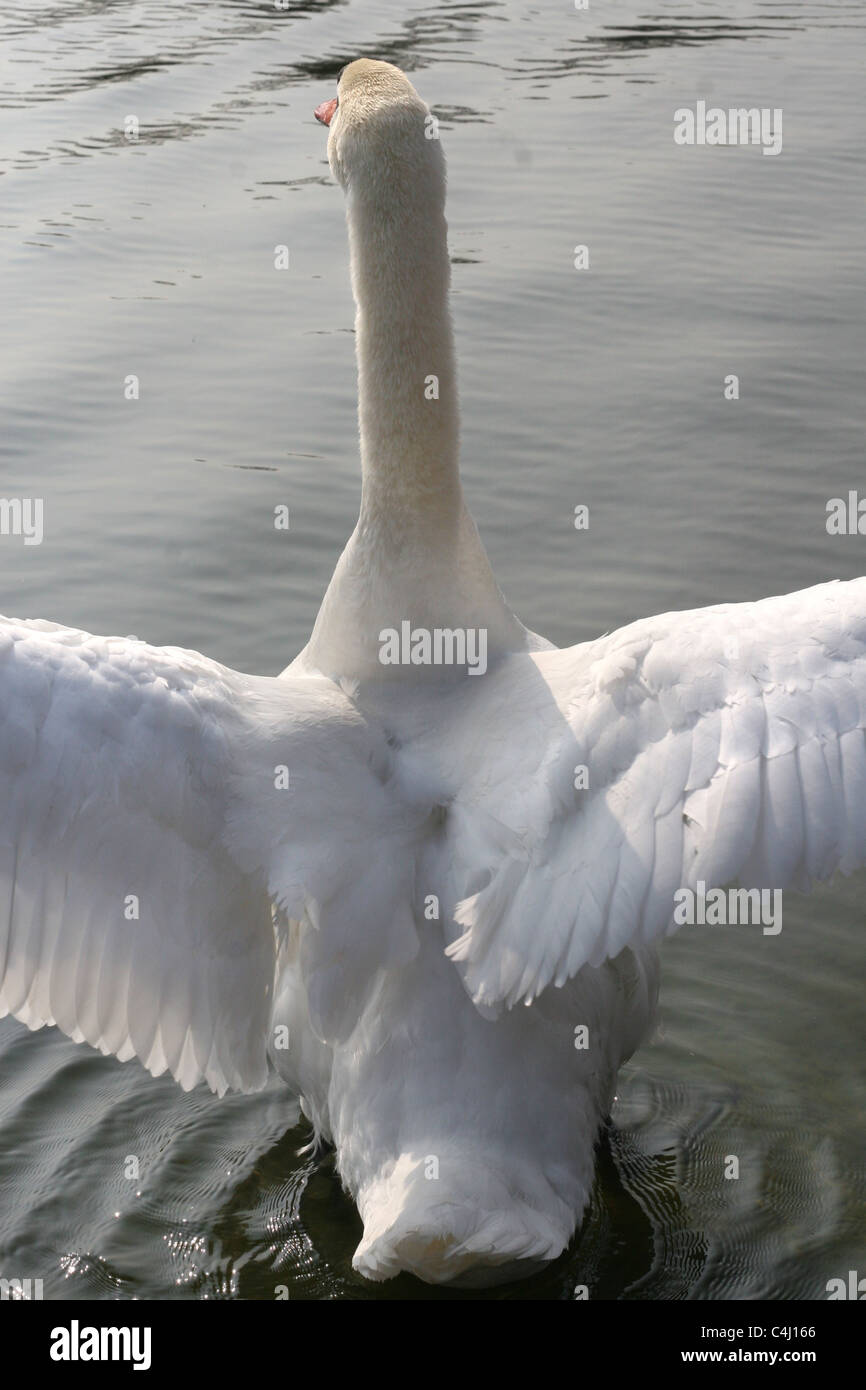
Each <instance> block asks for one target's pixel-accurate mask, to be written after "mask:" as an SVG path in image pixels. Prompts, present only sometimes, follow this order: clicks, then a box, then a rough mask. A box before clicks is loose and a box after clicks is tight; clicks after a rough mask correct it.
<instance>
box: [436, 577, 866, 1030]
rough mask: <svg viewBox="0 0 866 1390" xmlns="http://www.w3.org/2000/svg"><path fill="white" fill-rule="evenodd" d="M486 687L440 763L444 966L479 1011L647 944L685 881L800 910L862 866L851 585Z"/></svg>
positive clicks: (543, 657) (862, 639)
mask: <svg viewBox="0 0 866 1390" xmlns="http://www.w3.org/2000/svg"><path fill="white" fill-rule="evenodd" d="M485 679H486V680H487V681H488V684H487V687H486V689H485V690H484V691H482V692H479V694H478V695H477V697H476V703H475V705H474V707H473V710H472V722H473V723H474V725H475V730H476V742H477V730H478V729H479V728H481V729H483V730H484V741H483V745H480V746H479V749H478V751H477V752H475V753H474V754H473V750H472V747H471V741H470V737H469V733H470V728H469V723H470V721H469V719H468V717H467V720H466V723H465V725H464V727H463V729H462V730H459V729H458V733H457V736H456V737H455V739H454V740H453V742H452V743H451V745H450V756H451V757H452V758H454V759H455V760H456V762H458V763H459V764H460V765H461V766H462V768H463V774H462V777H461V780H460V783H459V785H460V790H459V792H458V794H457V796H456V798H455V800H454V802H453V804H452V808H451V809H452V815H451V818H450V820H451V827H452V849H453V857H454V865H455V876H456V880H455V882H456V886H455V894H456V896H457V898H458V899H459V903H458V907H457V911H456V921H457V923H458V924H459V926H460V927H461V928H462V934H459V935H457V936H456V939H454V940H453V941H452V942H451V944H450V946H449V948H448V952H449V954H450V955H451V957H452V958H453V959H454V960H455V962H457V963H458V965H459V968H460V969H461V971H462V972H463V975H464V979H465V982H466V985H467V988H468V989H469V990H470V992H471V993H472V995H473V997H474V998H475V1000H476V1002H477V1003H478V1004H479V1005H488V1006H491V1005H496V1004H497V1003H502V1002H504V1003H506V1004H508V1005H511V1004H514V1003H515V1002H517V1001H519V1000H521V999H531V998H532V997H534V996H535V995H537V994H538V993H539V992H540V991H541V990H542V989H544V988H545V987H546V986H547V985H549V984H550V983H551V982H554V983H556V984H562V983H563V982H564V981H565V980H566V979H568V978H569V977H571V976H572V975H574V974H575V973H576V972H577V971H578V970H579V969H580V968H581V967H582V966H583V965H584V964H586V963H589V964H591V965H598V964H600V963H601V962H602V961H603V960H604V959H606V958H608V957H612V956H615V955H616V954H617V953H618V952H619V951H621V950H622V949H623V947H625V946H627V945H630V944H632V945H634V944H639V943H651V942H653V941H655V940H657V939H658V938H660V937H662V936H663V935H665V934H666V933H669V932H670V931H672V930H673V929H674V927H675V920H674V911H675V901H674V894H675V893H676V892H677V890H678V889H681V888H688V889H691V890H694V889H695V887H696V885H697V884H698V882H699V881H703V882H704V883H705V884H706V886H707V889H710V888H712V887H714V886H717V887H725V886H727V885H731V884H735V883H739V884H740V885H742V886H743V887H747V888H754V887H758V888H785V887H788V886H791V887H794V888H796V889H800V890H808V889H809V887H810V886H811V885H812V883H813V882H815V881H816V880H820V879H825V878H827V877H829V876H830V875H831V874H832V873H833V872H834V871H835V870H837V869H841V870H842V871H843V872H846V873H849V872H851V871H852V870H853V869H855V868H856V867H857V866H858V865H860V864H862V863H863V862H864V860H866V739H864V728H866V579H858V580H854V581H852V582H850V583H844V584H843V583H830V584H822V585H819V586H818V587H816V588H813V589H807V590H804V591H803V592H801V593H795V594H790V595H786V596H785V597H781V598H772V599H766V600H764V601H763V602H760V603H748V604H736V605H724V606H719V607H714V608H707V609H702V610H696V611H693V612H685V613H667V614H663V615H662V616H660V617H656V618H649V619H645V620H642V621H640V622H637V623H633V624H632V625H631V626H629V627H626V628H623V629H621V630H620V631H618V632H616V633H614V634H613V635H612V636H607V637H603V638H601V639H600V640H599V641H596V642H590V643H587V644H585V645H582V646H579V647H573V648H570V649H568V650H564V651H546V652H538V653H533V654H527V655H525V656H519V657H511V658H508V659H507V660H506V661H505V662H504V663H503V664H502V665H501V667H500V668H499V669H498V670H496V671H493V672H491V673H490V675H489V676H488V677H486V678H485ZM467 715H468V711H467ZM482 755H483V756H482ZM443 770H444V771H445V773H446V775H447V769H443Z"/></svg>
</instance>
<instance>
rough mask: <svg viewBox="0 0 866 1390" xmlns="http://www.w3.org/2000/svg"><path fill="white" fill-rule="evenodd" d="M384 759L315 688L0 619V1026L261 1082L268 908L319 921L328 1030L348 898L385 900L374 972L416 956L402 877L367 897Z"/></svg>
mask: <svg viewBox="0 0 866 1390" xmlns="http://www.w3.org/2000/svg"><path fill="white" fill-rule="evenodd" d="M387 752H388V750H387V747H386V745H385V744H384V740H382V739H381V738H380V736H378V735H377V734H376V733H375V732H374V731H373V730H372V729H371V728H370V726H369V725H368V724H367V723H366V722H365V721H364V720H363V719H362V718H361V716H360V715H358V713H357V711H355V710H354V708H353V707H352V706H351V704H350V702H349V701H348V700H347V699H346V697H345V696H344V695H343V693H342V692H341V691H340V690H339V688H338V687H336V686H335V685H333V684H332V683H331V682H330V681H327V680H326V679H325V678H324V677H309V676H307V677H305V676H298V677H294V678H290V679H280V680H277V679H274V680H268V679H261V678H256V677H250V676H244V675H240V674H238V673H237V672H234V671H230V670H228V669H226V668H224V667H221V666H219V665H218V664H217V663H215V662H212V661H208V660H206V659H205V658H204V657H201V656H199V655H198V654H196V653H194V652H186V651H181V650H178V649H174V648H155V647H149V646H147V645H146V644H145V643H143V642H138V641H135V640H134V639H121V638H99V637H91V636H89V635H88V634H87V633H84V632H78V631H74V630H72V629H68V628H63V627H57V626H55V625H53V624H50V623H44V622H18V621H14V620H10V619H0V1015H2V1014H6V1013H12V1014H14V1015H15V1016H16V1017H17V1018H19V1019H22V1020H23V1021H24V1022H25V1023H27V1024H28V1025H29V1026H30V1027H31V1028H36V1027H39V1026H41V1025H42V1024H46V1023H56V1024H57V1025H58V1026H59V1027H60V1028H61V1029H62V1030H63V1032H64V1033H66V1034H68V1035H69V1037H71V1038H73V1039H75V1040H76V1041H82V1040H86V1041H87V1042H89V1043H91V1044H93V1045H94V1046H96V1047H98V1048H99V1049H100V1050H101V1051H102V1052H104V1053H109V1054H116V1055H117V1056H118V1057H120V1058H121V1059H126V1058H128V1057H132V1056H136V1057H138V1058H140V1060H141V1061H142V1062H143V1063H144V1065H145V1066H146V1067H147V1068H148V1070H149V1071H151V1072H153V1073H154V1074H159V1073H160V1072H162V1071H165V1070H168V1071H170V1072H171V1074H172V1075H173V1076H174V1077H175V1078H176V1079H177V1080H178V1081H179V1082H180V1084H181V1085H182V1086H184V1087H185V1088H189V1087H191V1086H192V1085H194V1084H195V1083H196V1082H197V1081H198V1080H200V1079H201V1078H204V1079H205V1080H206V1081H207V1083H208V1084H209V1085H210V1086H211V1087H212V1088H213V1089H214V1090H216V1091H218V1092H220V1093H222V1092H223V1091H225V1090H226V1089H227V1088H229V1087H230V1088H236V1089H240V1090H254V1089H256V1088H258V1087H259V1086H261V1085H262V1084H263V1083H264V1080H265V1077H266V1074H267V1053H266V1046H267V1042H268V1032H269V1028H270V1022H271V1002H272V992H273V987H274V971H275V960H276V946H275V937H274V926H273V917H272V903H273V902H276V903H277V904H278V906H279V907H280V908H281V909H283V910H284V911H286V912H289V913H291V914H293V915H295V916H297V917H299V918H301V917H303V916H304V915H305V914H306V915H307V916H308V918H309V919H310V920H311V921H314V922H316V923H318V924H319V925H320V926H321V922H322V919H323V918H324V919H326V927H327V929H326V930H324V931H319V932H316V931H315V930H312V935H313V936H314V937H315V938H316V943H315V946H314V948H313V951H312V958H311V961H310V966H309V973H310V977H311V987H312V989H313V993H314V995H315V996H316V998H317V999H318V1000H319V1003H320V1005H321V1010H320V1011H321V1013H322V1014H323V1015H327V1016H328V1017H330V1019H331V1021H332V1022H334V1023H335V1026H336V1025H337V1024H338V1023H339V1021H340V1014H341V1009H344V1008H345V1003H346V1000H345V980H343V979H342V978H341V977H340V976H339V971H338V970H337V969H336V968H332V967H333V963H334V960H335V959H336V958H337V957H339V955H340V951H341V947H342V946H343V945H344V944H345V933H346V931H347V930H348V925H347V924H348V922H350V921H352V922H354V921H355V920H356V916H357V914H356V915H355V916H354V917H353V913H352V908H353V895H354V894H357V893H359V892H360V893H365V892H366V893H368V894H369V895H372V896H373V898H374V900H375V901H376V903H377V905H378V906H379V907H380V908H381V909H382V916H381V919H380V920H381V922H382V924H383V925H382V926H380V928H379V931H380V938H379V939H376V937H375V933H374V934H373V939H372V940H371V941H370V942H369V943H367V950H368V955H369V960H368V961H367V962H366V963H367V966H368V968H369V969H370V970H372V969H373V966H374V965H375V966H378V965H380V964H383V963H387V962H388V960H389V949H390V947H391V946H393V947H394V952H393V953H392V958H393V955H396V956H399V955H400V953H401V952H402V954H403V955H404V956H405V955H406V954H407V953H411V951H412V950H413V949H414V932H413V928H412V926H411V920H410V921H409V922H408V923H407V920H406V918H405V916H404V917H402V918H399V921H397V918H398V917H399V914H398V913H396V912H395V909H394V903H393V897H394V895H395V894H396V893H397V892H398V890H399V888H400V886H401V885H400V884H399V873H398V874H395V875H394V876H393V879H392V880H390V881H389V891H390V897H388V898H387V901H385V899H384V890H383V889H382V888H381V885H380V884H379V883H378V880H375V877H374V876H373V877H372V881H373V883H374V887H373V888H372V889H371V887H370V884H371V865H373V864H374V863H375V854H374V852H373V846H374V845H376V844H377V843H381V841H382V840H384V839H385V838H386V836H387V834H388V833H389V827H390V826H391V824H392V821H393V812H392V810H391V807H390V802H391V798H390V797H389V795H388V793H387V789H386V783H387V778H388V766H387ZM389 817H390V819H389ZM395 833H405V826H404V827H403V828H402V830H401V831H400V832H395ZM377 893H378V897H376V894H377ZM395 923H396V925H395ZM361 956H362V957H363V951H362V952H361ZM361 964H362V965H363V964H364V961H363V959H362V961H361Z"/></svg>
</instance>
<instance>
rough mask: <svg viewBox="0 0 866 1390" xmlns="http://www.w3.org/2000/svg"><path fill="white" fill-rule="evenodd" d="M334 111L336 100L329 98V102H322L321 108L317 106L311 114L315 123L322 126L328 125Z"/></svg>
mask: <svg viewBox="0 0 866 1390" xmlns="http://www.w3.org/2000/svg"><path fill="white" fill-rule="evenodd" d="M336 109H337V98H336V97H331V100H330V101H323V102H322V104H321V106H317V107H316V109H315V111H314V112H313V115H314V116H315V118H316V120H317V121H321V122H322V125H330V124H331V121H332V119H333V115H334V112H335V111H336Z"/></svg>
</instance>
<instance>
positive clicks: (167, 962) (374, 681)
mask: <svg viewBox="0 0 866 1390" xmlns="http://www.w3.org/2000/svg"><path fill="white" fill-rule="evenodd" d="M339 93H340V97H339V100H340V105H339V107H338V108H336V104H332V103H329V104H328V107H329V110H328V112H327V114H328V116H329V117H330V118H331V133H330V139H329V156H330V160H331V166H332V168H333V170H334V172H335V174H336V175H337V177H338V179H339V180H340V182H341V183H342V184H343V185H344V187H345V188H346V191H347V195H348V213H349V227H350V238H351V247H352V274H353V284H354V289H355V295H356V299H357V302H358V321H357V331H358V337H357V345H358V356H359V390H360V423H361V456H362V468H363V492H362V503H361V514H360V518H359V522H358V527H357V529H356V531H355V533H354V535H353V537H352V538H351V540H350V541H349V544H348V545H347V548H346V550H345V552H344V554H343V556H342V558H341V559H340V562H339V564H338V566H337V569H336V571H335V574H334V577H333V579H332V581H331V585H330V587H329V589H328V592H327V595H326V597H325V600H324V602H323V605H322V609H321V611H320V614H319V617H318V619H317V622H316V625H315V628H314V631H313V634H312V636H311V639H310V642H309V644H308V646H307V647H306V648H305V650H304V651H303V652H302V653H301V654H300V656H299V657H298V658H297V659H296V661H295V662H294V663H293V664H292V666H291V667H289V668H288V670H287V671H286V672H284V673H283V676H282V677H280V678H278V679H265V678H257V677H252V676H243V675H240V674H238V673H236V672H232V671H228V670H226V669H225V668H222V667H220V666H218V665H217V664H216V663H214V662H211V661H208V660H207V659H206V658H204V657H201V656H198V655H197V654H195V653H191V652H180V651H177V650H174V649H155V648H151V647H148V646H146V645H145V644H143V643H138V642H134V641H130V640H125V639H104V638H94V637H88V636H87V635H86V634H83V633H78V632H73V631H71V630H69V629H65V628H59V627H54V626H53V625H51V624H45V623H38V622H16V621H13V620H2V621H0V778H2V792H3V796H2V802H0V1012H11V1013H13V1014H15V1015H16V1017H18V1018H21V1019H23V1020H24V1021H25V1022H26V1023H27V1024H29V1025H30V1026H31V1027H38V1026H40V1025H42V1024H45V1023H52V1022H56V1023H57V1024H58V1025H59V1026H60V1027H61V1028H62V1029H63V1030H64V1032H66V1033H67V1034H68V1035H69V1036H70V1037H73V1038H75V1039H77V1040H79V1041H81V1040H86V1041H87V1042H89V1043H91V1044H93V1045H94V1046H97V1047H99V1048H101V1049H102V1050H103V1051H104V1052H107V1053H113V1054H116V1055H117V1056H118V1057H121V1058H124V1059H125V1058H129V1057H132V1056H137V1057H138V1058H139V1059H140V1060H141V1061H142V1062H143V1063H144V1065H145V1066H146V1067H148V1068H149V1069H150V1070H151V1071H153V1072H154V1073H158V1072H161V1071H163V1070H166V1069H168V1070H169V1071H170V1072H171V1073H172V1075H174V1076H175V1077H176V1078H177V1079H178V1081H179V1082H180V1083H181V1084H182V1085H184V1086H186V1087H189V1086H192V1085H194V1084H195V1083H196V1082H197V1081H199V1080H201V1079H204V1080H206V1081H207V1082H208V1084H209V1085H210V1086H211V1087H213V1088H214V1089H215V1090H217V1091H219V1092H222V1091H224V1090H225V1089H227V1088H229V1087H234V1088H237V1089H241V1090H253V1089H256V1088H257V1087H260V1086H261V1085H262V1084H263V1083H264V1080H265V1077H266V1074H267V1069H268V1057H269V1056H270V1059H271V1061H272V1063H273V1065H275V1066H276V1068H277V1070H278V1071H279V1073H280V1074H281V1075H282V1076H283V1077H284V1078H285V1079H286V1081H287V1082H288V1083H289V1084H290V1085H291V1086H293V1087H294V1088H295V1089H296V1090H297V1091H298V1093H299V1094H300V1095H301V1096H302V1098H303V1104H304V1108H305V1110H306V1113H307V1114H308V1115H309V1117H310V1118H311V1120H312V1121H313V1124H314V1126H315V1128H316V1130H317V1132H318V1133H320V1134H321V1135H323V1136H324V1137H327V1138H329V1139H332V1140H333V1142H334V1144H335V1146H336V1149H337V1155H338V1163H339V1169H340V1173H341V1175H342V1178H343V1181H344V1183H345V1185H346V1187H347V1188H348V1190H349V1191H350V1192H351V1193H352V1195H353V1196H354V1198H355V1200H356V1201H357V1203H358V1207H359V1210H360V1212H361V1215H362V1217H363V1220H364V1237H363V1240H362V1242H361V1244H360V1246H359V1247H358V1250H357V1252H356V1255H355V1264H356V1267H357V1268H358V1269H360V1270H361V1271H362V1272H364V1273H365V1274H367V1275H368V1276H369V1277H371V1278H378V1279H381V1278H387V1277H389V1276H391V1275H393V1274H395V1273H397V1272H398V1271H399V1270H401V1269H406V1270H411V1271H414V1272H415V1273H417V1274H418V1275H420V1276H421V1277H422V1278H424V1279H427V1280H430V1281H435V1282H438V1281H443V1282H445V1281H449V1280H466V1281H472V1282H485V1281H487V1282H490V1281H493V1280H495V1279H497V1278H502V1277H507V1276H509V1275H510V1274H512V1273H514V1272H516V1271H518V1270H523V1271H526V1270H529V1269H531V1268H533V1267H534V1266H535V1265H536V1264H538V1263H540V1262H542V1261H545V1260H550V1259H552V1258H554V1257H555V1256H556V1255H557V1254H559V1253H560V1251H561V1250H562V1249H563V1248H564V1246H565V1245H566V1243H567V1242H568V1240H569V1239H570V1237H571V1235H572V1233H573V1231H574V1229H575V1225H576V1223H577V1221H578V1220H579V1218H580V1215H581V1213H582V1211H583V1209H584V1207H585V1205H586V1202H587V1199H588V1195H589V1190H590V1186H591V1182H592V1174H593V1146H594V1143H595V1139H596V1136H597V1133H598V1129H599V1125H600V1123H601V1122H602V1120H603V1118H604V1116H605V1114H606V1113H607V1109H608V1107H609V1105H610V1101H611V1098H612V1094H613V1087H614V1082H615V1077H616V1071H617V1068H618V1067H619V1065H620V1064H621V1062H622V1061H623V1060H624V1059H625V1058H626V1057H628V1056H629V1055H630V1053H631V1052H632V1051H633V1050H634V1049H635V1048H636V1047H637V1046H638V1044H639V1043H640V1041H641V1039H642V1037H643V1036H644V1035H645V1033H646V1031H647V1029H648V1027H649V1025H650V1023H651V1020H652V1016H653V1008H654V1002H655V996H656V986H657V962H656V956H655V945H656V943H657V942H658V941H659V940H660V939H661V938H662V937H663V936H664V935H665V933H666V932H668V931H669V930H671V929H672V926H673V923H674V894H675V892H676V891H677V889H679V888H681V887H694V886H695V885H696V884H697V883H698V882H699V881H704V882H705V883H706V884H707V885H708V886H713V885H725V884H728V883H732V882H735V881H739V882H741V883H743V884H745V885H746V886H759V887H771V888H783V887H785V886H788V885H791V886H793V887H797V888H808V887H809V886H810V884H811V883H812V882H813V881H814V880H817V879H822V878H826V877H828V876H829V875H830V874H831V873H833V872H834V871H835V870H836V869H842V870H843V871H850V870H851V869H853V868H854V867H856V866H857V865H858V864H861V863H863V862H864V859H866V736H864V727H866V580H857V581H854V582H852V583H850V584H835V583H834V584H825V585H821V586H819V587H817V588H814V589H811V590H807V591H804V592H802V593H799V594H794V595H790V596H787V597H784V598H774V599H767V600H764V601H763V602H760V603H755V604H744V605H738V606H727V607H718V608H712V609H706V610H703V611H699V612H693V613H672V614H666V615H663V616H661V617H658V618H652V619H646V620H643V621H641V622H638V623H635V624H633V625H632V626H630V627H627V628H625V629H623V630H621V631H620V632H617V633H615V634H613V635H612V636H608V637H602V638H600V639H599V640H597V641H595V642H590V643H586V644H584V645H582V646H579V647H574V648H571V649H569V650H565V651H559V650H556V649H553V648H552V647H550V645H549V644H548V643H546V642H545V641H544V639H542V638H540V637H537V636H535V635H534V634H532V633H529V632H527V630H526V629H525V628H524V627H523V626H522V624H520V622H519V621H518V620H517V618H516V617H515V616H514V615H513V614H512V613H511V611H510V610H509V609H508V607H507V605H506V604H505V601H504V600H503V598H502V595H501V594H500V592H499V589H498V588H497V586H496V583H495V580H494V578H493V575H492V573H491V571H490V567H489V564H488V562H487V558H486V555H485V553H484V550H483V548H482V546H481V542H480V540H479V538H478V535H477V532H476V530H475V527H474V524H473V523H472V521H471V518H470V517H469V515H468V512H467V511H466V508H465V504H464V502H463V498H462V493H461V490H460V482H459V474H458V466H457V448H458V441H457V429H458V410H457V397H456V378H455V367H454V353H453V345H452V341H451V329H450V322H449V317H448V304H447V293H448V273H449V272H448V257H447V248H446V240H445V221H444V212H443V207H444V164H443V160H442V155H441V150H440V148H439V145H438V142H437V141H436V140H430V139H428V138H427V135H426V131H427V129H428V127H427V123H426V118H427V114H428V113H427V108H426V107H425V106H424V105H423V103H422V102H421V100H420V98H419V97H418V96H417V94H416V93H415V92H414V89H413V88H412V87H411V86H410V84H409V83H408V81H407V80H406V78H405V77H404V76H403V74H402V73H400V72H399V71H398V70H397V69H395V68H393V67H391V66H390V65H389V64H383V63H367V62H365V61H362V62H360V63H353V64H351V65H350V66H349V68H348V69H346V70H345V72H344V74H343V76H342V79H341V83H340V88H339ZM430 377H435V378H437V381H438V398H437V397H435V396H434V397H432V398H431V397H430V395H429V394H428V392H427V391H426V390H425V387H426V385H427V383H428V380H429V378H430ZM404 622H408V623H409V624H410V626H411V628H412V629H413V630H416V631H417V630H419V629H427V630H434V629H440V630H441V629H462V630H464V631H465V630H466V629H473V630H483V631H484V633H485V634H486V644H487V645H486V671H485V672H484V673H483V674H481V673H480V671H479V673H478V674H473V673H471V671H470V670H469V669H468V666H467V664H466V663H464V664H463V665H462V666H460V665H458V666H447V665H446V666H431V665H413V664H410V665H389V666H385V665H383V664H382V663H381V661H380V649H381V634H382V632H383V631H384V630H387V629H396V630H398V631H399V630H400V629H401V625H402V624H403V623H404ZM578 769H581V770H582V771H581V773H580V774H579V775H578V776H576V773H577V772H578ZM286 773H287V776H286ZM287 780H288V786H287V785H286V781H287ZM557 986H558V988H557ZM523 1005H528V1006H529V1007H523ZM584 1028H585V1029H586V1030H588V1031H587V1034H586V1037H587V1038H588V1046H586V1047H582V1046H576V1045H575V1041H576V1034H577V1033H578V1031H579V1030H581V1029H584Z"/></svg>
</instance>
